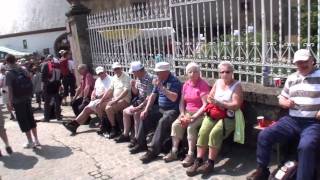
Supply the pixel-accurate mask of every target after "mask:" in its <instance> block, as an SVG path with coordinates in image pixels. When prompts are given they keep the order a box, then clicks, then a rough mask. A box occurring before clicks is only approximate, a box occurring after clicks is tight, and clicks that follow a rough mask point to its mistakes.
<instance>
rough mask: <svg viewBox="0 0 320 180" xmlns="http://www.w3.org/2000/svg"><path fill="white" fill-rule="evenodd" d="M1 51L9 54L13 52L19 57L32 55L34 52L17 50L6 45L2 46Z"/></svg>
mask: <svg viewBox="0 0 320 180" xmlns="http://www.w3.org/2000/svg"><path fill="white" fill-rule="evenodd" d="M0 52H4V53H7V54H12V55H14V56H17V57H21V56H27V55H31V54H32V53H29V52H22V51H17V50H14V49H10V48H7V47H4V46H0Z"/></svg>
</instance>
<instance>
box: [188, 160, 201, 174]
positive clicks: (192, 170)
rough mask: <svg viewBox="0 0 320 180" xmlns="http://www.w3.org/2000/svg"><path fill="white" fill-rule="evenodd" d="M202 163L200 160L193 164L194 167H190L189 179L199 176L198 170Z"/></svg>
mask: <svg viewBox="0 0 320 180" xmlns="http://www.w3.org/2000/svg"><path fill="white" fill-rule="evenodd" d="M201 164H202V163H201V161H200V160H199V159H196V160H195V161H194V163H193V165H192V166H190V167H189V168H188V169H187V171H186V173H187V175H188V176H189V177H192V176H195V175H197V174H198V173H199V172H198V168H199V167H200V166H201Z"/></svg>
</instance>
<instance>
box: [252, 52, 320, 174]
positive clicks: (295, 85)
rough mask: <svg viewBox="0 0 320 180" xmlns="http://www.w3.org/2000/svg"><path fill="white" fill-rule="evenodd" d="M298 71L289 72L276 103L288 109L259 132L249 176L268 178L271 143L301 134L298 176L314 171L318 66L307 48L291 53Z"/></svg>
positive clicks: (319, 143) (318, 138)
mask: <svg viewBox="0 0 320 180" xmlns="http://www.w3.org/2000/svg"><path fill="white" fill-rule="evenodd" d="M293 63H294V64H295V65H296V67H297V72H295V73H293V74H292V75H290V76H289V77H288V79H287V81H286V83H285V86H284V88H283V90H282V92H281V94H280V95H279V104H280V106H281V107H282V108H286V109H289V115H287V116H284V117H282V118H281V119H280V120H279V121H278V122H277V123H276V124H275V125H272V126H270V127H268V128H266V129H264V130H263V131H261V133H260V134H259V137H258V144H257V163H258V168H257V169H256V171H255V172H253V173H252V174H251V175H250V176H248V177H247V179H248V180H263V179H268V176H269V174H270V172H269V169H268V168H267V166H268V164H269V161H270V154H271V148H272V145H273V144H275V143H283V142H286V141H288V140H292V139H295V138H300V141H299V145H298V159H299V165H298V171H297V179H298V180H311V179H313V175H314V172H315V163H316V154H317V153H316V152H318V151H317V150H318V148H319V147H320V111H319V109H320V103H319V98H318V97H319V96H320V80H319V79H320V70H319V69H316V68H315V67H314V58H313V57H312V55H311V54H310V52H309V50H306V49H300V50H298V51H297V52H296V53H295V54H294V59H293Z"/></svg>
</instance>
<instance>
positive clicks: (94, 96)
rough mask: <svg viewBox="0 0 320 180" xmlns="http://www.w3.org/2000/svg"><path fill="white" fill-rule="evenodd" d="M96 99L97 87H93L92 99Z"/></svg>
mask: <svg viewBox="0 0 320 180" xmlns="http://www.w3.org/2000/svg"><path fill="white" fill-rule="evenodd" d="M95 99H96V88H94V89H93V91H92V93H91V101H93V100H95Z"/></svg>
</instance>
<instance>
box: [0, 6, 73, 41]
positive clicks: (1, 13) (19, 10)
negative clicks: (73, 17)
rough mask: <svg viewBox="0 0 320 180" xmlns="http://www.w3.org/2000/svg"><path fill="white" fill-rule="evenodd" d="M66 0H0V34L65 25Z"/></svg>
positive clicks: (67, 7)
mask: <svg viewBox="0 0 320 180" xmlns="http://www.w3.org/2000/svg"><path fill="white" fill-rule="evenodd" d="M68 9H69V4H68V2H67V1H66V0H0V35H4V34H10V33H17V32H27V31H34V30H41V29H49V28H56V27H63V26H65V22H66V16H65V13H66V12H67V11H68Z"/></svg>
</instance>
